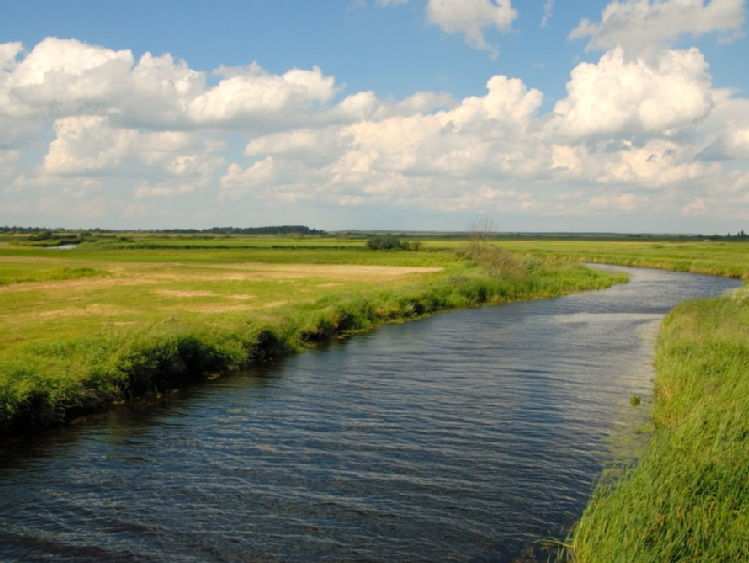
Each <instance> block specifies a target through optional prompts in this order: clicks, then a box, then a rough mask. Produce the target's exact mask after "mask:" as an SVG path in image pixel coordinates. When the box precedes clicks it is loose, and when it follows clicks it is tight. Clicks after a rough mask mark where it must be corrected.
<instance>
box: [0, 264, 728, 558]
mask: <svg viewBox="0 0 749 563" xmlns="http://www.w3.org/2000/svg"><path fill="white" fill-rule="evenodd" d="M610 269H612V270H619V271H626V272H628V273H629V274H630V283H628V284H622V285H618V286H615V287H613V288H610V289H607V290H604V291H596V292H589V293H582V294H577V295H571V296H568V297H564V298H560V299H553V300H546V301H533V302H525V303H514V304H510V305H502V306H498V307H484V308H481V309H473V310H462V311H454V312H449V313H445V314H441V315H437V316H434V317H430V318H427V319H423V320H419V321H415V322H410V323H406V324H403V325H394V326H386V327H382V328H380V329H378V330H376V331H374V332H372V333H370V334H366V335H362V336H356V337H353V338H350V339H347V340H345V341H342V342H339V343H335V344H332V345H330V346H328V347H326V348H323V349H319V350H312V351H308V352H304V353H301V354H298V355H295V356H293V357H290V358H288V359H286V360H284V361H283V362H282V363H280V364H277V365H273V366H269V367H264V368H261V369H253V370H250V371H247V372H244V373H239V374H232V375H229V376H226V377H223V378H220V379H218V380H215V381H211V382H209V383H206V384H204V385H197V386H194V387H191V388H189V389H187V390H183V391H180V392H178V393H176V394H174V395H173V396H171V397H170V398H169V399H168V400H167V401H164V402H162V403H160V404H157V405H155V406H150V407H148V408H145V409H143V410H136V409H134V408H125V407H123V408H118V409H114V410H112V411H111V412H108V413H105V414H104V415H101V416H97V417H94V418H92V419H91V420H88V421H85V422H83V423H81V424H79V425H77V426H73V427H70V428H64V429H61V430H59V431H55V432H51V433H49V434H48V435H45V436H42V437H40V438H38V439H35V440H32V441H30V442H29V443H26V444H17V445H14V446H11V447H9V448H6V449H4V450H0V454H1V455H0V561H32V560H33V561H144V562H146V561H180V562H182V561H201V562H202V561H446V560H455V561H513V560H515V559H516V558H518V557H520V556H521V553H525V554H527V553H528V552H529V551H530V550H534V551H535V552H536V554H537V555H538V554H539V553H540V550H539V548H538V545H537V544H536V543H534V542H536V540H539V539H541V538H550V537H556V538H564V536H565V535H566V532H567V530H568V528H569V526H570V525H572V524H573V523H574V522H575V521H576V520H577V519H578V518H579V516H580V514H581V513H582V510H583V509H584V507H585V504H586V502H587V500H588V498H589V495H590V493H591V490H592V486H593V483H594V481H595V479H596V477H597V476H598V475H599V473H600V471H601V469H602V467H603V466H604V465H605V464H606V463H607V462H608V461H611V455H612V454H611V451H610V449H609V447H608V443H607V437H608V436H609V435H610V434H611V433H612V432H615V431H616V428H617V425H618V424H622V421H625V420H626V419H627V418H628V417H631V416H632V414H631V413H632V412H637V413H641V414H640V416H644V414H645V413H646V412H647V411H646V410H645V409H647V406H646V405H643V406H640V407H633V406H630V405H629V398H630V397H631V396H632V395H638V396H642V397H648V396H649V393H650V390H651V388H652V377H653V370H652V366H651V361H652V354H653V347H654V339H655V336H656V334H657V331H658V326H659V324H660V321H661V319H662V318H663V315H664V314H665V313H666V312H668V311H669V310H670V309H671V308H672V307H673V306H674V305H676V304H677V303H678V302H680V301H683V300H685V299H691V298H694V297H703V296H714V295H717V294H720V293H722V292H724V291H726V290H728V289H731V288H734V287H739V286H740V285H741V283H740V282H738V281H735V280H727V279H721V278H713V277H707V276H699V275H693V274H681V273H670V272H664V271H659V270H645V269H634V268H613V267H611V268H610ZM539 557H540V560H545V559H546V554H544V553H541V554H540V555H539Z"/></svg>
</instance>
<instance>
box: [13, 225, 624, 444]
mask: <svg viewBox="0 0 749 563" xmlns="http://www.w3.org/2000/svg"><path fill="white" fill-rule="evenodd" d="M124 238H129V237H124ZM181 239H182V241H181V246H180V247H178V248H173V247H171V246H169V245H166V246H164V244H163V243H164V242H165V240H166V242H171V239H164V238H163V237H154V238H153V239H148V238H146V237H142V238H140V239H139V240H138V241H137V242H133V241H127V240H121V238H120V237H112V238H109V239H104V240H97V241H94V242H86V243H84V244H81V245H79V246H78V247H76V248H75V249H72V250H60V249H52V248H44V247H28V246H22V245H5V246H0V315H1V320H2V323H0V434H2V435H6V436H7V435H15V434H19V433H24V432H29V431H35V430H38V429H42V428H46V427H48V426H50V425H55V424H59V423H62V422H66V421H69V420H70V419H72V418H74V417H77V416H80V415H82V414H86V413H88V412H91V411H94V410H98V409H101V408H103V407H105V406H106V405H108V404H111V403H113V402H117V401H122V400H126V399H128V398H132V397H137V396H141V395H143V394H152V393H159V392H162V391H163V390H165V389H168V388H170V387H174V386H180V385H183V384H184V383H186V382H188V381H191V380H198V379H201V378H204V377H214V376H215V375H217V374H219V373H221V372H223V371H226V370H231V369H235V368H239V367H242V366H247V365H251V364H252V363H254V362H257V361H262V360H264V359H267V358H269V357H277V356H282V355H284V354H287V353H290V352H292V351H295V350H299V349H301V348H302V347H304V346H305V345H306V344H307V343H310V342H316V341H318V340H320V339H325V338H330V337H331V336H333V335H335V334H338V333H341V332H350V331H359V330H366V329H368V328H371V327H374V326H377V325H378V324H382V323H387V322H396V321H402V320H405V319H409V318H415V317H419V316H422V315H426V314H431V313H434V312H437V311H440V310H447V309H453V308H459V307H471V306H476V305H481V304H484V303H501V302H506V301H514V300H520V299H537V298H545V297H553V296H558V295H563V294H566V293H570V292H573V291H579V290H584V289H591V288H600V287H605V286H608V285H610V284H611V283H614V282H615V281H617V278H616V277H612V276H610V275H607V274H602V273H599V272H593V271H591V270H588V269H586V268H583V267H581V266H579V265H576V264H572V263H569V262H567V261H557V260H555V259H553V258H543V259H541V258H535V257H516V256H513V255H510V254H509V253H506V252H500V251H499V250H498V249H496V248H493V249H491V251H488V250H487V252H486V253H485V254H483V255H482V256H478V255H477V254H474V255H466V253H465V252H463V253H462V255H460V253H458V252H456V249H455V248H448V247H446V246H445V245H440V244H439V243H434V242H433V243H431V244H429V245H424V246H423V247H422V248H421V249H420V250H419V251H371V250H367V248H366V245H365V243H364V241H362V240H359V241H357V242H356V245H354V244H353V243H349V244H347V245H342V244H338V243H336V244H334V245H331V246H329V247H324V246H321V245H320V244H319V239H312V240H311V241H310V240H305V239H300V238H291V239H289V238H273V237H271V238H268V237H265V238H263V237H236V240H233V239H229V242H230V243H231V244H227V245H225V246H227V247H225V248H211V247H206V245H205V244H204V242H205V240H212V239H204V238H201V237H193V238H189V237H187V238H185V237H181ZM300 242H308V243H309V242H314V244H307V245H304V244H300ZM482 244H483V243H482ZM465 245H466V243H465V242H464V243H463V246H465ZM448 246H449V245H448ZM483 246H485V247H486V249H490V245H489V244H488V243H486V244H483ZM618 281H622V280H621V277H620V278H619V279H618Z"/></svg>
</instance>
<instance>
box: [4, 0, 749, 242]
mask: <svg viewBox="0 0 749 563" xmlns="http://www.w3.org/2000/svg"><path fill="white" fill-rule="evenodd" d="M6 4H7V5H5V6H3V8H2V10H1V12H2V17H1V18H0V225H24V226H52V227H55V226H61V227H68V228H90V227H102V228H173V227H184V228H204V227H212V226H262V225H275V224H289V223H295V224H298V223H301V224H306V225H309V226H310V227H314V228H321V229H329V230H337V229H433V230H465V229H467V228H469V227H470V225H471V224H472V223H475V222H477V221H483V220H484V219H489V220H491V221H492V222H493V223H494V225H496V227H497V228H498V229H499V230H506V231H618V232H656V233H663V232H680V233H703V234H712V233H719V234H725V233H728V232H737V231H739V230H742V229H744V230H746V229H747V228H749V219H748V218H749V73H747V72H746V70H745V61H746V59H747V55H749V45H748V44H747V38H746V37H745V28H746V25H745V19H746V6H745V0H713V1H712V2H705V1H702V0H637V1H627V0H620V1H618V2H607V1H590V2H569V1H562V0H556V1H551V0H528V1H526V2H522V3H521V2H517V1H511V0H325V1H313V0H245V1H230V0H226V1H223V2H215V1H212V2H208V1H192V2H183V1H173V0H169V1H167V0H151V1H141V0H128V1H127V2H115V1H108V2H102V1H100V0H97V1H90V0H86V1H82V0H81V1H72V0H69V1H66V2H59V1H50V0H46V1H38V0H29V1H27V2H13V3H6Z"/></svg>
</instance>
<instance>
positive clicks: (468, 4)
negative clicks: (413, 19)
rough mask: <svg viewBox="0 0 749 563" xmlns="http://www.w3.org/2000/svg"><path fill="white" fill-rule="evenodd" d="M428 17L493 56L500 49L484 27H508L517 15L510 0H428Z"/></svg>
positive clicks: (501, 28) (496, 54)
mask: <svg viewBox="0 0 749 563" xmlns="http://www.w3.org/2000/svg"><path fill="white" fill-rule="evenodd" d="M426 15H427V19H428V20H429V21H430V22H431V23H433V24H435V25H437V26H439V27H441V28H442V29H443V30H445V31H447V32H448V33H461V34H463V35H465V38H466V42H467V43H468V44H469V45H470V46H471V47H474V48H476V49H481V50H485V51H489V52H490V53H491V55H492V57H497V56H498V55H499V49H498V48H497V47H496V46H495V45H491V44H490V43H488V42H487V41H486V38H485V37H484V30H485V29H487V28H496V29H500V30H507V29H509V28H510V27H511V25H512V22H513V21H514V20H515V18H516V17H517V10H515V9H513V7H512V2H511V1H510V0H429V2H428V4H427V7H426Z"/></svg>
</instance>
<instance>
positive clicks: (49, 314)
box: [37, 303, 133, 319]
mask: <svg viewBox="0 0 749 563" xmlns="http://www.w3.org/2000/svg"><path fill="white" fill-rule="evenodd" d="M128 313H133V311H128V310H125V309H122V308H120V307H115V306H112V305H102V304H100V303H92V304H91V305H86V306H85V307H82V308H81V307H78V308H75V309H55V310H52V311H41V312H39V313H37V316H39V317H41V318H45V319H49V318H60V317H88V316H93V315H97V316H113V315H123V314H128Z"/></svg>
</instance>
